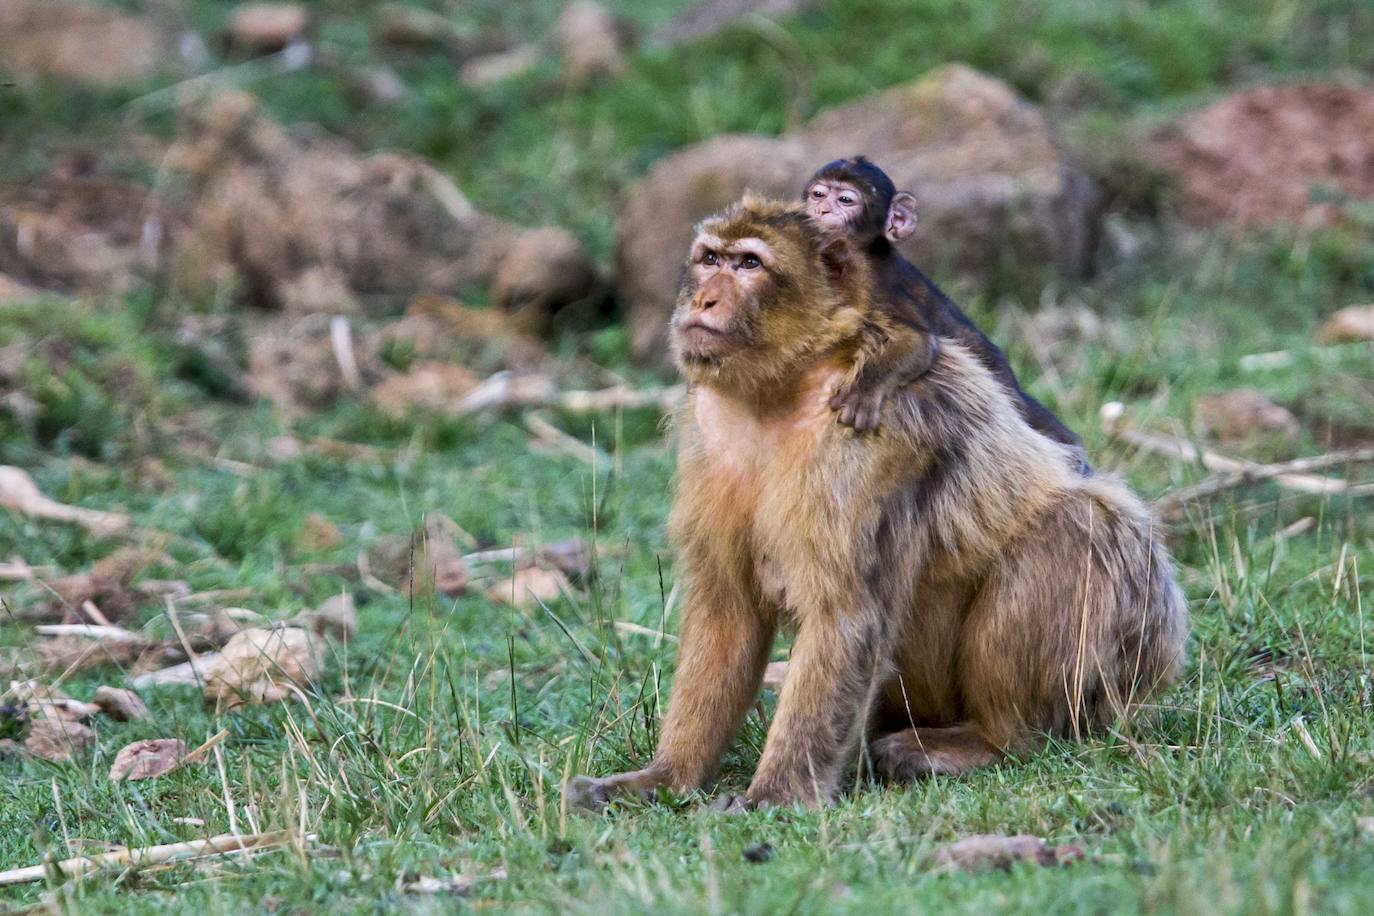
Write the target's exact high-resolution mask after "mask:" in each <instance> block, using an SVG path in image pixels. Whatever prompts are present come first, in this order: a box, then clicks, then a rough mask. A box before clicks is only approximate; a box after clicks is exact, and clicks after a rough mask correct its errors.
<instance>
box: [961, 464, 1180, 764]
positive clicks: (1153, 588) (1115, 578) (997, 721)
mask: <svg viewBox="0 0 1374 916" xmlns="http://www.w3.org/2000/svg"><path fill="white" fill-rule="evenodd" d="M1150 526H1151V522H1150V519H1149V516H1148V513H1147V512H1146V510H1145V509H1144V507H1143V506H1141V505H1140V503H1139V502H1137V501H1136V500H1135V499H1134V497H1131V496H1130V495H1129V494H1128V493H1127V492H1125V490H1124V489H1123V488H1121V486H1120V485H1119V484H1117V483H1116V482H1115V481H1113V480H1111V479H1110V478H1090V479H1088V480H1086V481H1084V482H1083V484H1082V488H1081V489H1079V490H1076V491H1074V492H1072V493H1069V494H1067V495H1066V497H1065V499H1064V500H1063V502H1061V503H1059V504H1058V505H1057V506H1056V507H1054V508H1053V509H1051V510H1050V511H1049V512H1048V513H1047V515H1046V516H1045V517H1044V518H1043V519H1042V520H1041V521H1040V522H1039V523H1038V524H1036V525H1033V526H1032V527H1031V529H1030V530H1028V531H1027V532H1026V533H1025V534H1023V535H1022V536H1021V537H1020V539H1019V541H1018V542H1017V543H1014V544H1013V545H1012V546H1011V547H1010V549H1008V550H1007V551H1006V552H1005V553H1004V554H1003V556H1002V557H1001V558H999V560H998V561H997V562H996V564H995V565H994V566H993V568H992V570H991V572H990V573H989V575H988V576H987V577H986V579H985V580H984V582H983V583H982V585H981V586H980V587H979V589H978V591H977V593H976V595H975V596H974V599H973V602H972V603H971V605H970V607H969V611H968V616H967V617H966V618H965V623H964V633H963V639H962V643H961V646H960V655H959V675H958V676H959V684H960V691H961V694H962V696H963V703H964V707H965V711H966V713H967V716H968V719H969V720H970V721H971V722H972V723H973V724H974V725H975V726H976V727H977V730H978V732H979V734H981V736H982V737H983V738H984V739H985V740H986V741H987V742H988V744H989V745H991V746H993V747H995V748H1000V749H1002V750H1004V751H1010V750H1013V749H1016V748H1019V747H1025V746H1028V745H1030V744H1031V743H1033V741H1034V740H1035V739H1036V738H1037V737H1040V736H1044V735H1047V734H1048V735H1058V736H1072V737H1075V738H1076V737H1079V736H1081V735H1082V734H1083V733H1084V732H1085V731H1087V730H1090V729H1092V728H1094V727H1098V726H1102V725H1105V724H1107V723H1109V722H1111V721H1112V720H1114V719H1116V718H1118V717H1119V716H1121V715H1122V714H1123V713H1125V712H1126V711H1128V710H1129V709H1130V708H1131V707H1132V706H1133V705H1135V704H1136V703H1138V702H1139V701H1140V700H1141V699H1143V698H1144V696H1145V695H1147V694H1148V693H1149V692H1150V691H1152V690H1153V689H1155V688H1156V687H1158V686H1160V685H1162V684H1165V683H1167V682H1168V681H1170V680H1172V678H1173V675H1174V672H1175V668H1176V666H1177V662H1178V660H1179V658H1180V657H1181V655H1182V651H1183V642H1184V638H1185V627H1186V614H1187V612H1186V606H1185V604H1184V601H1183V596H1182V593H1181V592H1180V591H1179V588H1178V585H1177V583H1176V582H1175V579H1174V573H1173V568H1172V564H1171V563H1170V561H1169V559H1168V557H1167V555H1165V553H1164V551H1163V549H1162V548H1161V547H1160V546H1159V544H1158V543H1157V542H1156V541H1155V540H1154V538H1153V536H1152V533H1151V530H1150Z"/></svg>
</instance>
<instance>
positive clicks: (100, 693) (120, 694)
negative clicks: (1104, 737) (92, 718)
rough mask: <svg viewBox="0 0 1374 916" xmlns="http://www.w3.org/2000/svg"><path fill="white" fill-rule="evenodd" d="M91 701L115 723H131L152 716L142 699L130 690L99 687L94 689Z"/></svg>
mask: <svg viewBox="0 0 1374 916" xmlns="http://www.w3.org/2000/svg"><path fill="white" fill-rule="evenodd" d="M92 699H93V700H94V701H95V705H96V706H99V707H100V711H101V712H103V713H104V714H105V715H107V716H109V717H110V718H111V719H114V720H115V721H116V722H133V721H135V720H137V719H147V718H149V717H150V716H151V715H152V713H150V712H149V711H148V706H147V704H146V703H144V702H143V698H142V697H140V696H139V695H138V694H136V693H134V692H133V691H132V690H122V689H120V688H118V687H106V686H101V687H97V688H96V689H95V696H94V697H93V698H92Z"/></svg>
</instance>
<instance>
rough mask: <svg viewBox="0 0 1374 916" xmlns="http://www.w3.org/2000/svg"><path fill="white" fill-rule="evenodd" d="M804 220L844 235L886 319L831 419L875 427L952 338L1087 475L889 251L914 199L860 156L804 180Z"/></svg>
mask: <svg viewBox="0 0 1374 916" xmlns="http://www.w3.org/2000/svg"><path fill="white" fill-rule="evenodd" d="M802 200H803V201H804V203H805V206H806V210H807V212H808V213H809V214H811V218H812V219H815V220H817V221H818V222H820V223H822V224H823V225H825V226H829V227H831V228H833V229H837V230H839V231H842V232H845V233H848V234H849V235H850V236H851V237H852V238H853V239H854V240H855V242H856V243H857V245H858V247H859V249H860V250H861V251H863V252H864V254H865V255H866V256H867V258H868V261H869V263H870V265H871V266H872V268H873V274H874V277H875V279H876V282H877V287H878V290H879V293H878V302H877V305H878V308H879V309H881V310H882V311H884V312H886V313H887V314H888V315H889V316H890V317H891V318H892V319H894V327H895V329H894V330H893V331H891V332H890V333H889V334H888V335H887V336H884V335H882V334H880V333H878V332H877V331H876V330H870V331H869V332H868V334H867V338H868V339H867V340H866V341H865V346H863V347H861V348H860V350H859V355H858V362H859V371H858V373H857V374H856V375H855V379H854V384H853V385H852V386H850V387H849V388H847V389H845V390H842V391H838V392H836V394H835V403H834V404H833V405H832V406H833V407H834V408H835V409H836V410H838V411H839V421H840V422H841V423H843V424H844V425H846V426H853V427H854V428H855V430H857V431H860V432H863V431H869V430H873V429H876V428H877V427H878V417H879V414H880V411H881V409H882V404H883V401H884V400H885V399H886V398H887V397H888V396H889V395H890V394H891V393H892V392H893V391H894V390H896V389H897V388H899V387H901V386H903V385H906V384H909V383H910V382H911V381H913V380H915V379H917V378H920V377H921V376H922V375H924V374H925V373H926V372H928V371H930V367H931V366H932V365H933V364H934V362H935V359H936V357H937V356H938V355H939V352H940V345H939V341H940V340H941V339H952V340H957V341H959V342H960V343H962V344H963V345H964V346H965V347H967V348H968V349H969V350H970V351H971V352H972V353H973V354H974V355H975V356H976V357H977V358H978V359H979V360H981V361H982V362H983V364H984V365H986V366H987V367H988V369H990V370H991V371H992V373H993V375H995V376H996V377H997V378H998V380H999V381H1001V383H1002V384H1003V385H1005V386H1006V387H1007V390H1008V391H1010V392H1011V393H1012V395H1013V396H1014V398H1015V400H1016V403H1017V409H1018V410H1020V411H1021V414H1022V416H1024V417H1025V418H1026V421H1027V422H1028V423H1030V425H1031V427H1032V428H1034V429H1035V430H1037V431H1038V432H1041V433H1043V434H1044V435H1046V436H1049V437H1050V438H1051V439H1054V440H1056V441H1058V442H1063V443H1064V444H1066V445H1071V446H1073V447H1074V449H1075V450H1076V451H1077V454H1078V459H1079V461H1080V463H1081V464H1082V466H1083V468H1084V470H1085V471H1086V470H1087V461H1086V457H1085V456H1084V454H1083V443H1082V441H1081V440H1080V439H1079V438H1078V436H1076V435H1075V434H1074V433H1073V431H1072V430H1070V429H1069V428H1068V427H1067V426H1065V425H1064V424H1063V423H1062V422H1061V421H1060V419H1059V418H1058V417H1056V416H1055V415H1054V414H1053V413H1051V412H1050V411H1049V409H1048V408H1046V407H1045V405H1043V404H1041V403H1040V402H1039V401H1037V400H1036V399H1035V398H1033V397H1031V396H1030V395H1029V394H1027V393H1026V392H1025V390H1024V389H1022V388H1021V385H1020V383H1019V382H1017V380H1016V373H1015V372H1013V371H1012V368H1011V365H1010V364H1009V363H1008V362H1007V358H1006V356H1005V355H1004V354H1003V353H1002V351H1001V350H999V349H998V348H997V345H996V344H994V343H993V342H992V341H991V340H988V338H987V337H986V336H985V335H984V334H983V332H982V331H980V330H978V327H977V326H976V325H975V324H974V323H973V322H972V321H970V320H969V318H968V316H967V315H965V314H964V313H963V312H962V311H961V310H960V309H959V307H958V306H956V305H955V304H954V303H953V302H951V301H950V300H949V298H948V297H946V296H945V294H944V293H943V292H941V291H940V289H939V288H938V287H937V286H936V285H935V284H934V283H932V282H931V281H930V279H929V278H927V277H926V275H925V274H923V273H921V271H920V270H918V269H917V268H916V266H915V265H913V264H912V263H911V262H910V261H908V260H907V259H906V258H904V257H902V255H901V253H900V252H898V251H897V249H896V248H895V247H894V244H895V243H896V242H899V241H901V240H902V239H904V238H906V237H907V236H909V235H911V233H912V232H913V231H915V229H916V221H917V217H916V198H915V197H913V196H912V195H911V194H910V193H909V192H907V191H899V190H897V188H896V186H895V185H894V184H893V183H892V179H891V178H889V177H888V176H887V173H886V172H884V171H883V170H882V169H880V168H878V167H877V166H876V165H874V164H873V163H872V162H870V161H868V159H866V158H864V157H863V156H855V157H853V158H850V159H837V160H835V161H834V162H831V163H829V164H827V165H824V166H822V167H821V168H820V169H818V170H817V171H816V174H815V175H813V176H811V179H810V180H809V181H808V182H807V183H806V188H805V190H803V192H802Z"/></svg>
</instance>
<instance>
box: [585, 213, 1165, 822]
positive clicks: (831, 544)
mask: <svg viewBox="0 0 1374 916" xmlns="http://www.w3.org/2000/svg"><path fill="white" fill-rule="evenodd" d="M798 212H799V211H798V210H796V209H794V208H791V207H786V206H782V205H774V204H767V203H762V202H759V201H749V200H746V202H745V203H744V204H743V205H741V206H739V207H737V208H735V209H734V210H732V211H730V212H728V213H727V214H726V215H724V216H723V217H719V218H717V219H715V220H711V221H707V222H706V223H704V224H703V226H702V230H703V232H708V233H710V234H711V235H713V236H714V237H717V238H739V237H745V236H754V237H762V238H764V239H765V240H767V242H768V244H769V246H770V247H771V249H772V250H773V252H774V254H775V255H776V256H777V264H776V265H775V266H774V268H773V269H771V270H770V271H769V279H770V282H771V284H772V285H768V286H761V287H759V289H761V290H762V291H761V292H759V293H758V295H757V301H755V302H753V303H752V304H749V306H750V307H749V308H746V309H745V310H744V311H743V313H742V314H741V315H740V316H739V317H738V318H737V321H739V322H742V323H744V324H745V325H748V324H749V323H750V322H754V324H753V325H752V328H753V330H751V331H749V332H747V333H744V335H743V336H744V338H745V340H746V343H744V344H741V345H740V349H739V350H738V351H735V352H731V353H729V354H727V355H726V356H725V357H723V358H721V359H718V360H714V361H710V362H708V363H702V362H694V361H693V360H692V358H691V353H690V352H685V350H690V347H686V348H685V350H684V348H680V350H679V356H680V365H681V366H682V368H683V371H684V374H685V375H686V376H687V378H688V380H689V382H690V383H691V389H690V394H689V396H688V398H687V400H686V402H685V403H684V405H683V407H682V408H681V411H680V413H679V415H678V417H677V428H678V433H679V437H680V446H679V472H678V485H677V496H676V501H675V503H674V506H673V511H672V516H671V520H670V531H671V535H672V539H673V541H674V543H675V545H676V547H677V550H678V555H679V559H678V569H679V571H680V572H679V574H680V575H681V576H682V577H683V580H684V584H685V586H686V593H685V594H686V603H685V606H684V611H683V620H682V627H681V648H680V650H679V656H678V667H677V674H676V677H675V679H674V683H673V690H672V694H671V698H670V701H669V704H668V710H667V713H666V715H665V718H664V722H663V729H662V737H661V740H660V744H659V748H658V751H657V753H656V754H655V755H654V758H653V760H652V761H651V762H650V763H649V765H648V766H647V767H646V768H645V769H643V770H640V771H636V772H633V773H626V774H620V775H618V776H612V777H608V778H605V779H591V778H589V777H579V778H578V779H576V780H574V781H573V782H571V783H570V784H569V787H568V796H569V800H570V801H572V802H574V803H578V804H589V805H597V804H600V803H602V802H604V800H605V798H606V797H607V795H608V794H609V793H611V792H615V791H623V790H640V791H644V790H649V789H653V788H656V787H658V786H667V787H671V788H673V789H677V790H689V789H695V788H697V787H699V786H701V785H702V784H703V782H704V781H705V780H707V779H709V778H710V776H711V775H712V773H713V772H714V770H715V768H716V766H717V763H718V761H719V759H720V757H721V755H722V754H723V753H724V751H725V749H726V746H727V744H728V742H729V741H730V739H731V737H732V735H733V734H734V733H735V731H736V730H737V729H738V727H739V725H740V723H741V722H742V721H743V719H744V716H745V715H746V713H747V711H748V709H749V707H750V705H751V704H752V702H753V700H754V698H755V696H756V694H757V692H758V689H759V683H760V678H761V675H762V671H763V667H764V664H765V661H766V659H767V654H768V648H769V646H770V644H771V642H772V638H773V635H774V632H775V630H776V628H777V627H778V626H779V625H780V624H782V623H784V622H788V623H791V624H793V625H795V628H796V640H795V643H794V646H793V649H792V657H791V663H790V665H789V668H788V674H787V677H786V680H785V682H784V684H783V687H782V693H781V697H780V699H779V703H778V708H777V712H776V715H775V716H774V719H773V723H772V726H771V728H770V730H769V734H768V739H767V743H766V745H765V747H764V751H763V756H762V759H761V760H760V761H759V765H758V769H757V772H756V774H755V776H754V780H753V782H752V784H751V785H750V787H749V790H748V799H749V801H750V802H751V803H753V804H788V803H794V802H799V803H802V804H806V805H816V804H823V803H825V802H827V801H829V800H830V799H831V798H832V797H833V795H834V793H835V791H836V790H837V787H838V785H839V782H840V778H841V775H842V772H843V771H844V768H845V765H846V762H847V760H848V759H849V758H850V755H851V754H852V753H853V752H854V751H855V750H856V748H857V747H858V746H859V744H860V742H861V739H862V738H863V737H864V736H865V735H867V736H869V737H870V739H872V740H873V744H872V750H873V758H874V760H875V762H876V764H877V766H878V768H879V769H880V771H881V772H883V773H885V774H888V775H890V776H892V777H898V778H901V777H907V776H912V775H916V774H921V773H959V772H964V771H965V770H967V769H970V768H973V767H976V766H985V765H988V764H990V763H993V762H995V761H997V760H999V759H1000V758H1001V757H1002V755H1003V754H1004V753H1006V752H1008V751H1013V750H1018V749H1022V748H1028V747H1031V746H1033V745H1034V744H1035V742H1036V740H1037V739H1041V738H1042V737H1043V736H1044V735H1046V734H1051V735H1064V736H1076V735H1079V734H1082V733H1083V731H1084V730H1086V729H1090V728H1092V727H1094V726H1100V725H1102V724H1104V723H1107V722H1109V721H1111V720H1113V719H1114V718H1116V717H1118V716H1120V715H1121V714H1122V713H1124V712H1126V711H1128V710H1129V709H1130V707H1131V706H1132V705H1133V704H1134V703H1137V702H1139V701H1140V700H1141V699H1142V698H1143V697H1144V696H1145V695H1146V694H1148V693H1149V692H1150V691H1151V690H1153V689H1155V688H1157V687H1159V686H1161V685H1163V684H1166V683H1168V682H1169V681H1170V680H1171V679H1172V677H1173V676H1174V672H1175V669H1176V667H1177V665H1178V662H1179V659H1180V657H1181V654H1182V650H1183V643H1184V639H1185V629H1186V608H1185V604H1184V600H1183V596H1182V594H1181V593H1180V591H1179V589H1178V586H1177V585H1176V583H1175V581H1174V574H1173V568H1172V565H1171V563H1170V561H1169V558H1168V556H1167V555H1166V554H1165V552H1164V550H1163V548H1162V547H1161V546H1160V544H1159V543H1158V541H1157V540H1156V539H1155V537H1154V533H1153V530H1152V524H1151V520H1150V517H1149V515H1148V513H1147V511H1146V509H1145V507H1144V506H1143V505H1142V504H1141V503H1140V502H1139V501H1138V500H1137V499H1136V498H1135V497H1134V496H1132V495H1131V494H1130V492H1129V491H1128V490H1127V489H1126V488H1125V487H1124V486H1123V485H1122V484H1121V483H1120V482H1119V481H1117V480H1115V479H1113V478H1111V477H1106V476H1098V477H1089V478H1085V477H1083V476H1081V475H1080V474H1079V473H1078V472H1077V469H1076V462H1075V460H1074V456H1073V452H1072V449H1071V447H1069V446H1066V445H1064V444H1061V443H1058V442H1055V441H1053V440H1051V439H1049V438H1046V437H1045V436H1042V435H1039V434H1037V433H1036V432H1034V431H1033V430H1032V429H1031V428H1030V427H1029V426H1028V425H1027V423H1026V420H1025V418H1024V417H1023V416H1022V414H1021V413H1020V411H1019V410H1018V409H1017V406H1016V404H1015V403H1014V402H1013V399H1012V397H1011V395H1010V393H1009V392H1008V391H1007V389H1006V388H1005V386H1003V385H1002V384H1001V383H1000V382H999V380H998V379H997V377H996V376H995V375H993V373H992V372H990V371H989V370H988V368H987V367H986V366H985V365H983V364H982V362H980V361H979V359H978V358H977V357H976V356H975V355H974V354H972V353H970V352H969V350H968V349H966V348H965V347H964V346H963V345H962V344H960V343H959V342H958V341H955V340H945V341H942V348H941V353H940V356H939V358H938V360H937V361H936V363H935V365H934V366H933V367H932V369H931V371H930V372H928V373H927V374H926V375H925V376H923V377H922V378H921V379H920V380H919V381H918V382H916V383H915V384H913V385H912V386H910V387H909V388H907V389H904V390H902V391H901V392H899V393H898V395H897V396H896V397H895V398H892V399H889V401H888V403H887V405H886V407H885V408H884V416H883V430H884V433H883V435H881V436H878V437H873V436H864V437H857V436H855V435H854V434H853V433H852V432H850V431H848V430H845V429H843V428H842V427H841V426H840V425H839V424H837V423H836V422H835V418H834V416H833V414H831V412H830V410H829V407H828V402H829V399H830V398H831V396H832V395H833V394H834V392H835V390H836V389H837V387H838V386H840V385H842V384H844V382H845V381H846V379H847V378H848V377H849V374H850V373H852V372H853V362H854V359H853V356H854V348H855V346H856V342H857V339H858V337H859V335H860V334H861V333H862V328H863V325H864V323H865V321H867V320H870V319H872V317H873V306H872V305H871V299H870V289H871V284H872V278H871V276H870V275H869V273H868V270H867V267H866V266H865V262H864V259H863V258H862V257H854V256H853V252H852V250H851V251H848V252H846V251H844V250H843V249H841V250H839V251H836V249H835V248H834V244H835V243H834V239H833V238H831V237H828V236H826V235H824V234H823V233H820V232H818V231H816V230H815V229H814V227H808V226H807V225H806V224H805V222H804V221H803V220H800V219H794V218H793V217H794V215H795V214H797V213H798ZM845 244H846V245H847V244H848V243H845ZM847 256H848V259H846V257H847ZM836 263H840V264H841V265H842V267H843V269H841V270H839V271H836V270H835V264H836ZM692 276H693V275H692V274H691V273H689V275H688V278H687V280H686V281H685V282H684V286H683V290H682V293H681V295H680V298H679V306H678V311H677V313H676V315H675V318H674V323H675V336H679V337H680V334H678V333H677V330H678V329H679V328H680V327H681V322H682V321H684V320H685V319H684V316H690V315H691V314H692V311H693V309H696V308H698V307H699V306H700V299H699V297H698V291H697V289H696V288H695V287H694V285H693V281H692Z"/></svg>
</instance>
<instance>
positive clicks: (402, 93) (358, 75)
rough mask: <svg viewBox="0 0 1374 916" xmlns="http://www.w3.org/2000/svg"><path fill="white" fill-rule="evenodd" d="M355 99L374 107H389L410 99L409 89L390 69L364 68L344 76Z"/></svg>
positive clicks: (351, 71)
mask: <svg viewBox="0 0 1374 916" xmlns="http://www.w3.org/2000/svg"><path fill="white" fill-rule="evenodd" d="M345 78H346V80H347V82H348V88H349V91H350V92H352V93H353V95H354V96H355V98H357V99H360V100H361V101H363V102H368V103H371V104H375V105H391V104H394V103H396V102H404V101H405V100H406V99H408V98H410V95H411V93H410V87H409V86H407V85H406V84H405V81H404V80H402V79H401V77H400V75H399V74H397V73H396V71H395V70H392V69H391V68H390V67H365V68H364V69H362V70H350V71H348V73H347V74H346V77H345Z"/></svg>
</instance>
